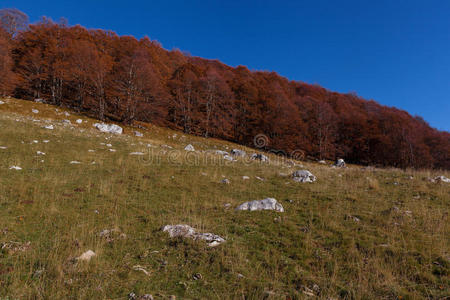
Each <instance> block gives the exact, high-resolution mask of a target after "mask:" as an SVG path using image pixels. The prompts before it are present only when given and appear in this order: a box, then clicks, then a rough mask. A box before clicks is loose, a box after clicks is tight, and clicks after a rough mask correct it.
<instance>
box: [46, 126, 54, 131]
mask: <svg viewBox="0 0 450 300" xmlns="http://www.w3.org/2000/svg"><path fill="white" fill-rule="evenodd" d="M44 128H45V129H49V130H53V129H55V127H53V125H45V126H44Z"/></svg>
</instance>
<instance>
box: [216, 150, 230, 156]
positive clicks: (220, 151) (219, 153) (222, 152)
mask: <svg viewBox="0 0 450 300" xmlns="http://www.w3.org/2000/svg"><path fill="white" fill-rule="evenodd" d="M213 151H214V153H215V154H217V155H230V154H229V153H228V152H227V151H222V150H213Z"/></svg>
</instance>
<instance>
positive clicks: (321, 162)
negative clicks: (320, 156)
mask: <svg viewBox="0 0 450 300" xmlns="http://www.w3.org/2000/svg"><path fill="white" fill-rule="evenodd" d="M318 163H319V164H322V165H326V164H327V162H326V161H324V160H319V161H318Z"/></svg>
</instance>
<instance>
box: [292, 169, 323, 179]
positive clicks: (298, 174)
mask: <svg viewBox="0 0 450 300" xmlns="http://www.w3.org/2000/svg"><path fill="white" fill-rule="evenodd" d="M292 179H293V180H294V181H296V182H314V181H316V180H317V178H316V176H314V175H313V174H312V173H311V172H310V171H308V170H298V171H295V172H294V173H292Z"/></svg>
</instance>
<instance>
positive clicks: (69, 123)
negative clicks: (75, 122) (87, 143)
mask: <svg viewBox="0 0 450 300" xmlns="http://www.w3.org/2000/svg"><path fill="white" fill-rule="evenodd" d="M62 122H63V124H68V125H71V124H72V122H70V120H62Z"/></svg>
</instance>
